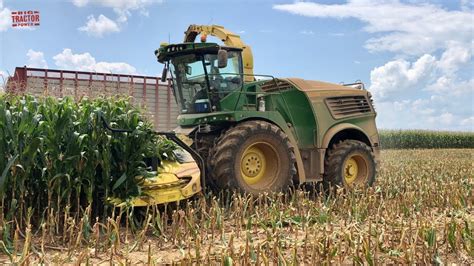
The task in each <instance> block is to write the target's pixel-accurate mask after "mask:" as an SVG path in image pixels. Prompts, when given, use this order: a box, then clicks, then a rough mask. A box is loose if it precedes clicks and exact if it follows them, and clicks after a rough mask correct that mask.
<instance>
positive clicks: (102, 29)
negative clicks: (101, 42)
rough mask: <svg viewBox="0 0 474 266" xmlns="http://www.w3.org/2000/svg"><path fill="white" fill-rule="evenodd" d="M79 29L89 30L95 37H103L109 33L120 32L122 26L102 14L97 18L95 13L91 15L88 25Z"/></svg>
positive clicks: (88, 32)
mask: <svg viewBox="0 0 474 266" xmlns="http://www.w3.org/2000/svg"><path fill="white" fill-rule="evenodd" d="M79 31H84V32H87V34H89V35H91V36H94V37H102V36H104V35H105V34H108V33H113V32H119V31H120V28H119V26H118V25H117V23H115V21H113V20H111V19H109V18H108V17H106V16H104V15H102V14H100V15H99V17H98V18H97V20H96V19H95V17H94V16H93V15H91V16H89V17H88V21H87V23H86V25H85V26H82V27H80V28H79Z"/></svg>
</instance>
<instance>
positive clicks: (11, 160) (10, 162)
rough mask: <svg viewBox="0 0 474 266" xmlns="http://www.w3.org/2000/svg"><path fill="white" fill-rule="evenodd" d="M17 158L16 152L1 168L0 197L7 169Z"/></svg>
mask: <svg viewBox="0 0 474 266" xmlns="http://www.w3.org/2000/svg"><path fill="white" fill-rule="evenodd" d="M17 158H18V154H17V155H15V156H13V157H12V158H11V159H10V160H9V161H8V163H7V166H6V167H5V169H3V172H2V176H0V197H3V193H4V191H5V180H6V179H7V175H8V171H9V170H10V168H11V167H12V165H13V163H15V160H16V159H17Z"/></svg>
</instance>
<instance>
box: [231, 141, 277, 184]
mask: <svg viewBox="0 0 474 266" xmlns="http://www.w3.org/2000/svg"><path fill="white" fill-rule="evenodd" d="M278 161H279V160H278V155H277V153H276V151H275V149H274V148H273V147H272V146H271V145H270V144H268V143H266V142H257V143H253V144H251V145H250V146H248V147H247V148H246V149H245V150H244V152H243V153H242V157H241V162H240V173H241V175H242V178H243V180H244V182H245V183H246V184H247V185H250V186H252V187H260V186H263V185H264V183H265V184H266V183H268V182H267V181H269V180H271V179H273V178H275V175H276V171H275V170H277V169H278ZM269 178H270V179H269Z"/></svg>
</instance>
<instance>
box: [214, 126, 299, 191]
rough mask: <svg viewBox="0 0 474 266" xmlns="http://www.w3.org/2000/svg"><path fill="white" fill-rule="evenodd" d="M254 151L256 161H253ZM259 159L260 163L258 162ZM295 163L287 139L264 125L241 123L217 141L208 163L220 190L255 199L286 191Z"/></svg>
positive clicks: (276, 128) (275, 128)
mask: <svg viewBox="0 0 474 266" xmlns="http://www.w3.org/2000/svg"><path fill="white" fill-rule="evenodd" d="M249 149H254V150H252V151H250V152H249ZM254 151H255V154H256V157H252V156H253V154H254V153H253V152H254ZM249 154H250V155H249ZM259 156H261V157H262V158H263V160H261V161H259V158H260V157H259ZM257 157H258V158H257ZM295 162H296V159H295V154H294V148H293V146H292V145H291V143H290V141H289V139H288V136H286V134H285V133H284V132H283V131H282V130H281V129H280V128H278V127H277V126H275V125H273V124H271V123H268V122H265V121H247V122H242V123H241V124H238V125H237V126H235V127H233V128H231V129H229V130H227V131H226V132H225V133H224V134H222V135H221V136H220V137H219V139H218V140H217V142H216V144H215V146H214V148H213V149H212V150H211V152H210V154H209V161H208V163H209V165H210V167H209V168H210V170H211V171H212V174H211V177H212V178H213V179H214V180H213V183H214V184H216V185H217V187H218V189H219V190H226V189H230V190H237V191H240V192H245V193H250V194H254V195H257V194H260V193H262V192H276V191H284V190H287V189H288V188H289V186H290V185H291V184H292V182H293V177H294V176H295V174H296V167H295ZM246 165H250V168H251V169H249V168H246ZM252 165H253V167H254V168H252ZM260 172H261V173H262V174H261V175H260ZM252 176H255V177H257V176H259V178H258V179H256V180H258V181H252V179H251V178H253V177H252ZM249 180H250V181H249Z"/></svg>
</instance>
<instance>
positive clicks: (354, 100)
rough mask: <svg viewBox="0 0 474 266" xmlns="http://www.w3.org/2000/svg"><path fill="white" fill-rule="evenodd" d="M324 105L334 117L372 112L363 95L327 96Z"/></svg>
mask: <svg viewBox="0 0 474 266" xmlns="http://www.w3.org/2000/svg"><path fill="white" fill-rule="evenodd" d="M326 105H327V106H328V108H329V110H330V111H331V114H332V116H333V117H334V118H336V119H340V118H344V117H348V116H354V115H362V114H367V113H372V112H373V108H372V106H371V104H370V103H369V101H368V100H367V97H365V96H364V95H357V96H339V97H331V98H327V99H326Z"/></svg>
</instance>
